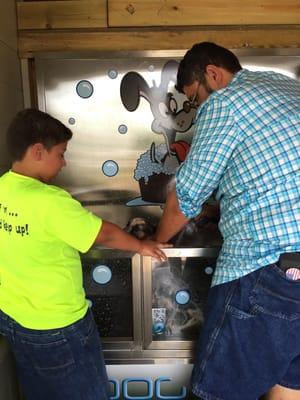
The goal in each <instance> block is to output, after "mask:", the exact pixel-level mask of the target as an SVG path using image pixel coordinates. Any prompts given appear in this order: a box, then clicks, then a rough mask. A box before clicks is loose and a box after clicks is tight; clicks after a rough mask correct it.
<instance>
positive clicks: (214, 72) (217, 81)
mask: <svg viewBox="0 0 300 400" xmlns="http://www.w3.org/2000/svg"><path fill="white" fill-rule="evenodd" d="M206 77H207V78H208V79H209V83H210V84H211V85H213V86H212V88H213V89H218V88H219V86H220V85H221V84H222V82H223V75H222V69H221V68H220V67H217V66H216V65H213V64H209V65H207V66H206ZM214 86H215V87H214Z"/></svg>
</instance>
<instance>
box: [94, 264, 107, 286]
mask: <svg viewBox="0 0 300 400" xmlns="http://www.w3.org/2000/svg"><path fill="white" fill-rule="evenodd" d="M111 277H112V272H111V269H110V268H109V267H107V266H106V265H98V266H97V267H96V268H95V269H94V270H93V279H94V281H95V282H97V283H100V284H101V285H104V284H106V283H108V282H109V281H110V280H111Z"/></svg>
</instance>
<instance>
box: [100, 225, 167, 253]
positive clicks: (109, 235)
mask: <svg viewBox="0 0 300 400" xmlns="http://www.w3.org/2000/svg"><path fill="white" fill-rule="evenodd" d="M94 244H100V245H102V246H105V247H110V248H114V249H119V250H125V251H132V252H134V253H139V254H141V255H143V256H151V257H154V258H156V259H158V260H161V261H165V260H166V259H167V257H166V255H165V253H164V252H163V251H162V250H161V248H162V247H170V246H169V245H165V244H163V243H156V242H153V241H151V240H139V239H136V238H135V237H134V236H132V235H130V234H129V233H127V232H125V231H123V230H122V229H121V228H120V227H119V226H117V225H115V224H112V223H111V222H107V221H102V225H101V228H100V230H99V232H98V235H97V237H96V239H95V242H94Z"/></svg>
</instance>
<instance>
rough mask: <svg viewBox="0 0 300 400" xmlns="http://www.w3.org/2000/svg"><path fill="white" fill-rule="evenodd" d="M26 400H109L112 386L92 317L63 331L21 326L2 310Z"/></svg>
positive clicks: (0, 320)
mask: <svg viewBox="0 0 300 400" xmlns="http://www.w3.org/2000/svg"><path fill="white" fill-rule="evenodd" d="M0 333H1V334H3V335H4V336H6V338H7V340H8V341H9V342H10V344H11V347H12V350H13V352H14V355H15V358H16V363H17V369H18V375H19V378H20V382H21V386H22V389H23V391H24V394H25V398H26V400H100V399H101V400H107V399H108V398H109V394H108V392H109V384H108V378H107V374H106V369H105V365H104V359H103V355H102V349H101V343H100V339H99V335H98V331H97V327H96V324H95V321H94V319H93V316H92V313H91V311H90V310H89V311H88V312H87V314H86V315H85V317H84V318H82V319H81V320H79V321H77V322H75V323H74V324H72V325H69V326H67V327H65V328H60V329H49V330H33V329H27V328H24V327H22V326H20V325H19V324H18V323H17V322H16V321H14V320H13V319H11V318H10V317H9V316H8V315H6V314H4V313H3V312H2V311H1V310H0Z"/></svg>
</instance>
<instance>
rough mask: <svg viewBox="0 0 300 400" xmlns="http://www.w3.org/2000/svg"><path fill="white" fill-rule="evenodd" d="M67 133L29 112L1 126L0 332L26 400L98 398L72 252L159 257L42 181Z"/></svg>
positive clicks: (97, 360) (60, 161) (101, 395)
mask: <svg viewBox="0 0 300 400" xmlns="http://www.w3.org/2000/svg"><path fill="white" fill-rule="evenodd" d="M71 137H72V132H71V131H70V129H68V128H67V127H66V126H64V125H63V124H62V123H61V122H60V121H58V120H57V119H55V118H53V117H51V116H50V115H48V114H46V113H44V112H41V111H39V110H35V109H26V110H24V111H21V112H19V113H18V114H17V115H16V117H15V118H14V120H13V121H12V123H11V125H10V127H9V128H8V131H7V145H8V151H9V153H10V155H11V158H12V168H11V170H10V171H9V172H7V173H6V174H4V175H3V176H2V177H1V178H0V333H2V334H4V335H5V336H6V337H7V339H8V341H9V342H10V344H11V346H12V349H13V351H14V354H15V357H16V361H17V368H18V373H19V377H20V381H21V385H22V388H23V391H24V394H25V397H26V400H47V399H49V400H60V399H61V400H100V399H101V400H102V399H103V400H105V399H108V379H107V375H106V371H105V365H104V361H103V356H102V353H101V344H100V339H99V337H98V334H97V329H96V325H95V322H94V320H93V317H92V314H91V312H90V311H88V304H87V301H86V299H85V293H84V290H83V287H82V271H81V263H80V257H79V253H78V251H81V252H86V251H87V250H88V249H89V248H90V247H91V246H92V245H93V244H94V243H95V244H101V245H104V246H106V247H113V248H118V249H121V250H128V251H133V252H138V253H139V254H141V255H148V256H152V257H155V258H158V259H162V260H165V258H166V257H165V254H164V253H163V251H162V250H161V249H160V247H162V245H160V244H157V243H155V242H151V241H147V240H145V241H140V240H138V239H136V238H135V237H133V236H131V235H129V234H128V233H126V232H124V231H123V230H122V229H120V228H119V227H118V226H116V225H114V224H112V223H109V222H106V221H103V220H101V219H100V218H98V217H96V216H95V215H93V214H92V213H91V212H89V211H88V210H86V209H84V208H83V207H82V206H81V205H80V203H79V202H77V201H76V200H74V199H73V198H72V197H71V196H70V195H69V194H68V193H67V192H65V191H64V190H62V189H60V188H58V187H56V186H53V185H50V184H49V183H50V182H51V180H52V179H53V178H54V177H55V176H56V175H57V174H58V173H59V171H60V170H61V169H62V168H63V167H64V166H65V165H66V162H65V159H64V153H65V151H66V149H67V144H68V141H69V140H70V139H71Z"/></svg>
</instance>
